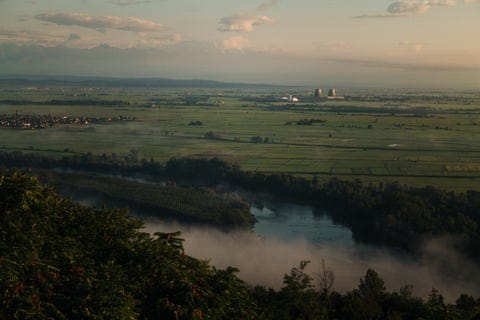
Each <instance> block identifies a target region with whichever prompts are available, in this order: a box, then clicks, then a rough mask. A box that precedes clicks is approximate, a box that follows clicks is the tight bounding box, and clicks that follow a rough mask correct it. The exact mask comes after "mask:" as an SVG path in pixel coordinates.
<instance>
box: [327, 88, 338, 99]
mask: <svg viewBox="0 0 480 320" xmlns="http://www.w3.org/2000/svg"><path fill="white" fill-rule="evenodd" d="M336 96H337V89H335V88H332V89H330V90H328V97H329V98H330V97H336Z"/></svg>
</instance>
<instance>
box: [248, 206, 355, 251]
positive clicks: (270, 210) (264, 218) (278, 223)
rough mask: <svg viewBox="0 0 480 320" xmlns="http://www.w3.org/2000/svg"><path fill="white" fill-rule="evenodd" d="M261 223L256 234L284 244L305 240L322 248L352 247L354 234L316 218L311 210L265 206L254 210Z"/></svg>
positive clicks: (256, 207) (256, 227)
mask: <svg viewBox="0 0 480 320" xmlns="http://www.w3.org/2000/svg"><path fill="white" fill-rule="evenodd" d="M251 213H252V214H253V215H255V217H256V218H257V220H258V222H257V223H256V224H255V228H254V230H255V232H257V233H258V234H260V235H263V236H268V237H275V238H278V239H281V240H294V239H298V238H305V239H306V240H307V241H309V242H312V243H314V244H317V245H320V246H332V247H339V246H341V247H353V246H354V245H355V243H354V242H353V240H352V232H351V231H350V230H349V229H348V228H345V227H343V226H340V225H336V224H334V223H333V221H332V219H330V218H329V217H328V216H326V215H318V214H317V215H314V214H313V209H312V208H311V207H309V206H304V205H295V204H288V203H279V202H277V203H271V202H270V203H264V205H263V207H262V208H260V207H258V206H253V205H252V207H251Z"/></svg>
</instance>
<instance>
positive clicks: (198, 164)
mask: <svg viewBox="0 0 480 320" xmlns="http://www.w3.org/2000/svg"><path fill="white" fill-rule="evenodd" d="M0 164H3V165H4V166H6V167H20V168H29V167H33V168H68V169H73V170H85V171H89V172H102V173H112V174H120V175H135V174H143V175H146V176H150V177H151V178H152V179H153V180H154V181H162V180H173V181H177V182H179V183H185V184H191V183H195V184H202V185H206V186H216V185H218V184H225V183H226V184H230V185H232V186H237V187H242V188H244V189H246V190H249V191H254V192H257V191H267V192H270V193H272V194H274V195H276V196H279V197H282V198H283V199H287V200H290V201H294V202H301V203H308V204H310V205H313V206H315V207H316V208H319V209H326V210H327V212H328V213H329V214H330V216H331V217H332V218H333V220H334V221H335V222H337V223H341V224H343V225H345V226H347V227H349V228H350V229H351V230H352V233H353V236H354V238H355V240H357V241H363V242H367V243H372V244H377V245H388V246H394V247H398V248H403V249H405V250H409V251H415V250H416V249H417V248H418V246H419V244H420V243H421V242H422V240H424V239H425V238H428V237H432V236H433V237H436V236H456V237H457V238H458V239H459V243H458V246H459V249H461V250H462V251H463V252H465V253H467V254H468V255H469V256H470V257H472V258H474V259H479V257H480V230H479V226H480V192H479V191H478V190H469V191H467V192H462V193H457V192H453V191H446V190H442V189H438V188H435V187H432V186H426V187H411V186H408V185H404V184H400V183H398V182H393V183H379V184H368V185H366V184H363V183H362V182H361V181H360V180H339V179H337V178H331V179H329V180H327V181H320V180H319V179H318V177H313V178H311V179H309V178H305V177H298V176H294V175H290V174H283V173H275V174H265V173H261V172H254V171H244V170H241V168H240V167H239V166H238V165H236V164H232V163H227V162H224V161H222V160H220V159H218V158H212V159H190V158H179V159H176V158H173V159H170V160H169V161H168V162H167V163H166V164H162V163H159V162H156V161H154V160H153V159H150V160H146V159H138V157H133V158H132V157H129V156H126V157H120V156H117V155H105V154H104V155H93V154H91V153H87V154H84V155H80V156H72V157H63V158H61V159H53V158H49V157H45V156H42V155H38V154H23V153H21V152H14V153H4V152H0Z"/></svg>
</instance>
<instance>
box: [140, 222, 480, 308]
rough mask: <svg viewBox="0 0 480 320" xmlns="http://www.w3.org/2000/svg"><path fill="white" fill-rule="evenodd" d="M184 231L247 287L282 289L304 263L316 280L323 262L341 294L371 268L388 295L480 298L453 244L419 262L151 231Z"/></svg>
mask: <svg viewBox="0 0 480 320" xmlns="http://www.w3.org/2000/svg"><path fill="white" fill-rule="evenodd" d="M177 230H179V231H181V232H182V235H181V237H182V238H184V239H185V244H184V245H185V251H186V253H187V254H189V255H191V256H193V257H196V258H199V259H205V260H209V261H210V262H211V263H212V264H213V265H215V266H216V267H219V268H225V267H228V266H233V267H237V268H239V269H240V273H239V276H240V278H242V279H243V280H245V281H246V282H248V283H250V284H252V285H255V284H260V285H264V286H268V287H273V288H276V289H278V288H281V287H282V281H283V275H284V274H285V273H288V272H289V271H290V269H291V268H292V267H298V265H299V262H300V261H302V260H310V261H311V263H310V264H309V265H308V267H307V269H306V272H307V273H309V274H310V275H312V276H315V274H316V273H320V272H321V271H322V267H321V266H322V260H324V261H325V264H326V267H327V269H330V270H332V271H333V272H334V274H335V283H334V286H333V289H334V290H336V291H339V292H345V291H348V290H352V289H354V288H356V287H357V286H358V283H359V280H360V278H362V277H363V276H364V275H365V272H366V270H367V269H368V268H373V269H375V271H377V272H378V273H379V275H380V277H381V278H382V279H384V281H385V284H386V286H387V289H388V290H390V291H398V290H399V289H400V288H401V287H402V286H404V285H406V284H411V285H413V286H414V293H415V295H417V296H419V297H423V298H425V297H427V296H428V294H429V293H430V292H431V290H432V288H435V289H437V290H439V291H440V293H441V294H442V295H443V296H444V297H445V299H446V300H447V301H450V302H453V301H455V300H456V299H457V298H458V297H459V296H460V294H462V293H467V294H470V295H474V296H478V293H479V292H480V267H479V266H477V265H475V264H474V263H472V262H469V261H468V260H466V258H464V257H462V256H461V255H460V254H459V253H457V252H456V251H455V250H454V248H453V246H452V241H451V240H447V239H435V240H430V241H427V242H425V244H424V245H423V248H422V253H421V255H420V256H419V257H415V258H413V257H411V256H408V255H405V254H400V253H398V252H393V251H391V250H387V249H380V248H378V247H370V246H364V245H355V246H353V247H352V246H336V247H332V246H319V245H314V244H312V243H309V242H308V241H306V240H305V239H302V238H298V239H296V240H292V241H290V240H288V241H287V240H280V239H277V238H273V237H270V236H269V237H268V238H263V237H261V236H259V235H257V234H254V233H253V232H230V233H225V232H222V231H219V230H216V229H213V228H200V227H185V226H180V225H166V224H165V223H163V222H159V221H158V220H152V219H150V220H147V221H146V223H145V230H144V231H146V232H149V233H154V232H157V231H162V232H172V231H177Z"/></svg>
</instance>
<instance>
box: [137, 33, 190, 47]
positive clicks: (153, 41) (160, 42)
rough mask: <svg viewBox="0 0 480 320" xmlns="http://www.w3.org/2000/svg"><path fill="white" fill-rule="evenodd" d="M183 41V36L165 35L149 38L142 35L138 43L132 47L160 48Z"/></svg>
mask: <svg viewBox="0 0 480 320" xmlns="http://www.w3.org/2000/svg"><path fill="white" fill-rule="evenodd" d="M182 40H183V36H182V35H180V34H167V35H161V36H150V35H146V34H142V35H141V37H140V40H139V41H138V43H136V44H135V45H134V47H147V48H155V47H162V46H166V45H173V44H177V43H179V42H181V41H182Z"/></svg>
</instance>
